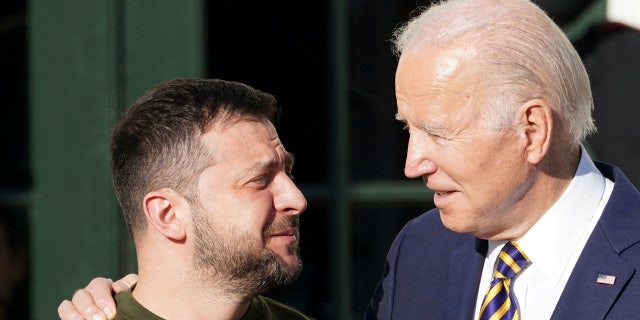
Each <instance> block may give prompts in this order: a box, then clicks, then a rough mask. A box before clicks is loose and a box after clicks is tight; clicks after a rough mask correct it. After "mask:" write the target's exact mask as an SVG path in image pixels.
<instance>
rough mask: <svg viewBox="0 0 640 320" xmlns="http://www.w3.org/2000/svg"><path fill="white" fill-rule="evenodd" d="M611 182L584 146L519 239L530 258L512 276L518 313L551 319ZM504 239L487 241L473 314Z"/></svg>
mask: <svg viewBox="0 0 640 320" xmlns="http://www.w3.org/2000/svg"><path fill="white" fill-rule="evenodd" d="M612 190H613V182H612V181H611V180H609V179H607V178H605V177H604V176H603V175H602V174H601V173H600V171H598V169H597V168H596V166H595V164H594V163H593V161H591V158H590V157H589V155H588V154H587V152H586V150H585V149H584V148H582V155H581V157H580V164H579V165H578V170H576V174H575V175H574V177H573V179H572V180H571V183H570V184H569V186H568V187H567V189H566V190H565V192H564V193H563V194H562V196H560V198H559V199H558V201H556V203H555V204H554V205H553V206H552V207H551V208H550V209H549V211H547V212H546V213H545V214H544V215H543V216H542V217H541V218H540V220H538V221H537V222H536V224H535V225H533V227H531V229H530V230H529V231H527V233H526V234H525V235H524V236H523V237H522V238H521V239H520V240H518V241H517V243H518V245H519V246H520V248H521V249H522V251H524V253H525V254H526V255H527V256H528V257H529V260H531V263H530V264H529V266H528V267H527V268H525V269H524V270H523V271H521V272H520V273H519V274H518V275H517V276H516V277H515V278H514V280H513V281H512V285H513V292H514V294H515V296H516V299H517V300H518V305H519V310H520V319H522V320H540V319H549V318H551V315H552V314H553V310H554V309H555V307H556V304H557V303H558V300H559V299H560V295H561V294H562V291H563V289H564V286H565V285H566V283H567V280H568V279H569V276H570V275H571V271H572V270H573V268H574V266H575V265H576V262H577V261H578V258H579V257H580V253H582V250H583V249H584V246H585V244H586V242H587V240H588V238H589V236H590V235H591V232H592V231H593V229H594V227H595V225H596V223H597V222H598V219H600V216H601V215H602V211H603V210H604V207H605V205H606V204H607V201H608V200H609V197H610V196H611V191H612ZM505 243H506V241H489V250H488V252H487V257H486V259H485V262H484V268H483V269H482V276H481V279H480V286H479V289H478V299H477V300H476V311H475V317H474V319H478V316H479V312H480V306H481V304H482V300H483V299H484V295H485V293H486V291H487V289H489V284H490V282H491V278H492V276H493V271H494V270H495V266H496V259H497V257H498V254H499V253H500V250H501V249H502V246H503V245H504V244H505Z"/></svg>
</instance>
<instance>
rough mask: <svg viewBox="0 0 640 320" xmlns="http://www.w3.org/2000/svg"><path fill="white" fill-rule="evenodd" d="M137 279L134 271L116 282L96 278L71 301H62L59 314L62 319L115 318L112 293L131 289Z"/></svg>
mask: <svg viewBox="0 0 640 320" xmlns="http://www.w3.org/2000/svg"><path fill="white" fill-rule="evenodd" d="M137 281H138V276H137V275H136V274H133V273H132V274H129V275H126V276H125V277H124V278H122V279H120V280H118V281H116V282H113V281H112V280H111V279H106V278H95V279H93V280H91V282H89V285H87V287H86V288H83V289H80V290H78V291H76V292H75V293H74V294H73V298H71V301H69V300H64V301H62V303H60V305H59V306H58V316H59V317H60V319H62V320H84V319H90V320H106V319H113V318H114V317H115V316H116V303H115V301H113V296H112V294H113V293H118V292H121V291H126V290H129V288H131V286H132V285H134V284H135V283H136V282H137Z"/></svg>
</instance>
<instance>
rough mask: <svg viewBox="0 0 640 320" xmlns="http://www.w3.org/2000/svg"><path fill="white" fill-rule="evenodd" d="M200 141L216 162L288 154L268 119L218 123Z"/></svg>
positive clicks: (239, 160)
mask: <svg viewBox="0 0 640 320" xmlns="http://www.w3.org/2000/svg"><path fill="white" fill-rule="evenodd" d="M201 140H202V142H203V144H204V146H205V148H206V150H207V151H208V153H209V154H210V155H211V156H212V157H213V158H214V161H215V162H216V163H217V162H238V163H240V162H241V161H254V160H256V161H257V160H261V159H263V158H273V157H281V156H283V155H284V154H286V150H285V149H284V146H283V145H282V142H281V141H280V138H279V137H278V133H277V132H276V129H275V127H274V126H273V124H272V123H271V122H270V121H268V120H266V119H263V120H242V119H241V120H238V121H234V122H232V123H226V124H215V125H213V126H212V127H211V128H210V129H209V130H208V131H207V132H206V133H205V134H204V135H203V136H202V138H201Z"/></svg>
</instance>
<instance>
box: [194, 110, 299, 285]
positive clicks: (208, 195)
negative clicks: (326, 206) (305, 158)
mask: <svg viewBox="0 0 640 320" xmlns="http://www.w3.org/2000/svg"><path fill="white" fill-rule="evenodd" d="M202 141H203V143H204V144H205V146H206V148H207V149H208V151H209V153H210V154H211V155H213V159H214V165H212V166H210V167H208V168H207V169H205V170H204V172H203V173H202V174H201V176H200V179H199V182H198V188H197V191H198V198H199V199H198V201H199V206H194V208H193V217H194V219H193V220H194V231H195V234H196V238H197V239H196V245H195V247H196V248H195V257H194V258H195V261H196V265H197V267H198V269H199V270H200V271H202V273H203V274H204V275H205V277H210V276H211V277H215V278H220V277H221V278H222V279H223V280H224V281H226V282H228V283H230V284H232V285H231V287H233V288H229V289H236V290H246V291H248V292H249V293H255V292H260V291H263V290H266V289H268V288H269V287H270V286H272V285H274V284H281V283H287V282H289V281H291V280H293V279H294V278H295V277H296V276H297V275H298V273H299V272H300V269H301V262H300V259H299V257H298V242H299V231H298V219H299V215H300V213H302V212H303V211H304V210H305V209H306V206H307V203H306V200H305V198H304V196H303V195H302V193H301V192H300V190H299V189H298V188H297V187H296V186H295V184H294V183H293V181H292V180H291V176H290V174H291V169H292V166H293V159H292V157H291V156H290V155H289V153H287V151H286V150H285V148H284V146H283V145H282V143H281V142H280V139H279V138H278V135H277V133H276V130H275V128H274V127H273V125H272V124H271V123H270V122H268V121H266V120H264V121H248V120H242V121H240V122H237V123H234V124H232V125H227V126H219V125H218V126H214V128H213V129H212V130H210V131H209V132H207V133H206V134H204V136H203V137H202ZM238 283H241V285H238Z"/></svg>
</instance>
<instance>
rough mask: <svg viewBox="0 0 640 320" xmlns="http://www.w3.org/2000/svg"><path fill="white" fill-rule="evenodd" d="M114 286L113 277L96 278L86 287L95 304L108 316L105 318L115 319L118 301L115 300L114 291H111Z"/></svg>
mask: <svg viewBox="0 0 640 320" xmlns="http://www.w3.org/2000/svg"><path fill="white" fill-rule="evenodd" d="M112 286H113V281H112V280H111V279H107V278H95V279H93V280H91V282H89V284H88V285H87V287H86V288H85V291H86V292H87V293H88V294H89V295H90V296H91V301H92V302H93V304H94V306H95V307H96V308H99V309H100V311H101V312H100V313H101V314H102V315H104V316H106V318H105V319H113V318H114V317H115V315H116V311H115V310H116V303H115V301H114V300H113V292H112V291H111V287H112ZM74 304H75V302H74ZM92 307H93V306H92ZM76 308H77V307H76ZM101 319H102V318H101Z"/></svg>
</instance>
